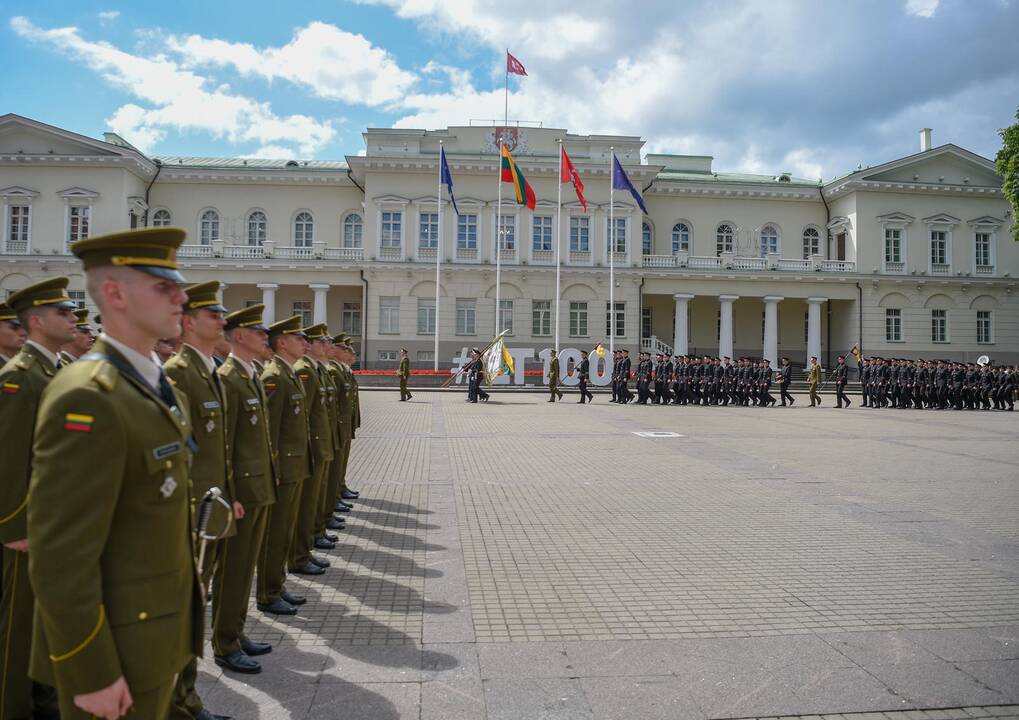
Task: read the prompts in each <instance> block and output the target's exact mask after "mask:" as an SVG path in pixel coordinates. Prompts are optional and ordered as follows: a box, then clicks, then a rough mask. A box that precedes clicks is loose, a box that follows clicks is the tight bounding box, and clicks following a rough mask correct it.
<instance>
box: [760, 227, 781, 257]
mask: <svg viewBox="0 0 1019 720" xmlns="http://www.w3.org/2000/svg"><path fill="white" fill-rule="evenodd" d="M778 237H779V235H778V228H776V227H775V226H774V225H765V226H764V227H762V228H761V257H767V256H768V255H769V254H775V253H777V252H778Z"/></svg>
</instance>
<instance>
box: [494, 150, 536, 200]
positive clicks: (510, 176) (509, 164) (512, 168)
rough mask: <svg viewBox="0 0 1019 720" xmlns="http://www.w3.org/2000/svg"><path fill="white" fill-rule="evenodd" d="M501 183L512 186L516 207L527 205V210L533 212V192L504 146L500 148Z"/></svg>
mask: <svg viewBox="0 0 1019 720" xmlns="http://www.w3.org/2000/svg"><path fill="white" fill-rule="evenodd" d="M502 181H503V182H508V183H511V184H512V185H513V190H514V191H515V192H516V194H517V204H518V205H527V207H528V208H529V209H531V210H534V203H535V197H534V190H533V189H532V188H531V185H530V183H528V182H527V180H526V179H524V174H523V173H522V172H520V168H519V167H517V163H516V161H515V160H514V159H513V156H512V155H510V152H509V150H507V149H506V146H505V145H503V146H502Z"/></svg>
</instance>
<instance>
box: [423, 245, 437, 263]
mask: <svg viewBox="0 0 1019 720" xmlns="http://www.w3.org/2000/svg"><path fill="white" fill-rule="evenodd" d="M438 254H439V250H438V248H433V247H427V246H425V247H419V248H418V260H419V261H420V262H435V258H436V256H437V255H438Z"/></svg>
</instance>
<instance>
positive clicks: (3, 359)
mask: <svg viewBox="0 0 1019 720" xmlns="http://www.w3.org/2000/svg"><path fill="white" fill-rule="evenodd" d="M27 337H28V335H27V334H26V333H25V328H23V327H21V323H20V322H18V316H17V315H16V314H15V312H14V311H13V310H11V306H10V305H8V304H7V303H0V368H2V367H3V366H4V365H6V364H7V361H8V360H10V359H11V358H12V357H14V356H15V355H17V354H18V351H19V350H21V346H22V345H24V344H25V338H27Z"/></svg>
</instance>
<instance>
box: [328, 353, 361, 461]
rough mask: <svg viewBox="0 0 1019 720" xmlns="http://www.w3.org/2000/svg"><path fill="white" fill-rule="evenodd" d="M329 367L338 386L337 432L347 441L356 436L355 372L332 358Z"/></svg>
mask: <svg viewBox="0 0 1019 720" xmlns="http://www.w3.org/2000/svg"><path fill="white" fill-rule="evenodd" d="M328 367H329V373H330V374H331V375H332V378H333V384H334V385H335V386H336V430H337V434H338V436H339V439H340V442H347V441H349V440H352V439H353V437H354V400H355V398H356V396H357V388H356V385H355V384H354V373H353V372H351V370H350V367H349V366H348V365H346V364H344V363H340V362H337V361H336V360H330V361H329V366H328Z"/></svg>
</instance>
